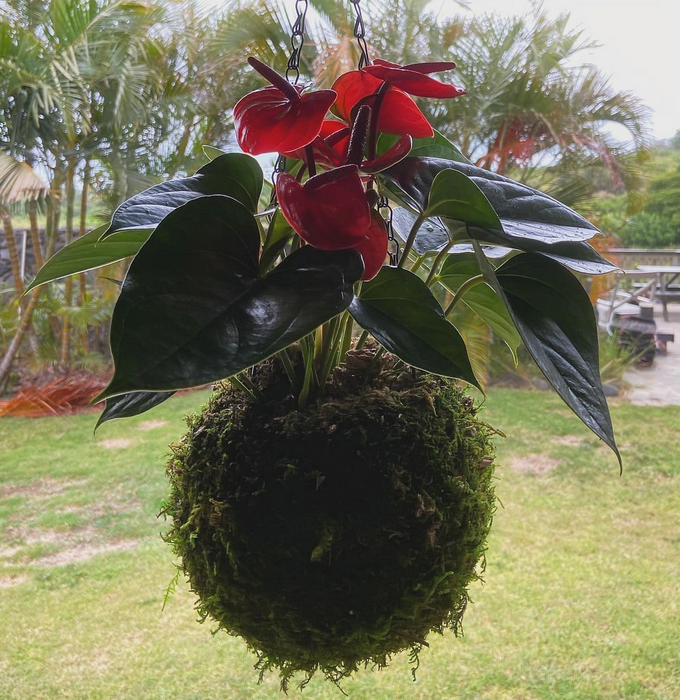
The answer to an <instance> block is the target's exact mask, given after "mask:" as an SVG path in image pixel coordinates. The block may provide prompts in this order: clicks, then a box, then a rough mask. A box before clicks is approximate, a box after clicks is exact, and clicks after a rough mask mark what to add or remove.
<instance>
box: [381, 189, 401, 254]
mask: <svg viewBox="0 0 680 700" xmlns="http://www.w3.org/2000/svg"><path fill="white" fill-rule="evenodd" d="M378 211H379V212H380V216H382V218H383V220H384V221H385V226H386V228H387V240H388V245H389V247H388V249H387V254H388V255H389V256H390V265H392V266H394V265H396V264H397V263H398V262H399V256H400V255H401V248H400V247H399V241H398V240H397V237H396V236H395V235H394V226H393V225H392V207H391V206H390V201H389V199H387V197H381V198H380V200H379V201H378Z"/></svg>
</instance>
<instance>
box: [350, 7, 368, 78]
mask: <svg viewBox="0 0 680 700" xmlns="http://www.w3.org/2000/svg"><path fill="white" fill-rule="evenodd" d="M350 2H351V3H352V5H354V10H355V11H356V13H357V19H356V22H355V23H354V37H355V38H356V40H357V44H359V49H360V50H361V56H360V57H359V69H361V68H363V67H364V66H370V65H371V59H370V58H369V55H368V44H367V43H366V26H365V25H364V16H363V14H362V13H361V5H360V4H359V3H360V2H361V0H350Z"/></svg>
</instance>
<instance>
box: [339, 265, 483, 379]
mask: <svg viewBox="0 0 680 700" xmlns="http://www.w3.org/2000/svg"><path fill="white" fill-rule="evenodd" d="M349 310H350V313H351V314H352V316H353V318H354V320H355V321H356V322H357V323H358V324H359V325H360V326H361V327H362V328H364V329H365V330H367V331H368V332H369V333H370V334H371V335H373V336H374V337H375V338H376V339H377V340H378V341H379V342H380V343H382V345H384V346H385V348H387V349H388V350H389V351H390V352H392V353H394V354H395V355H397V357H399V358H400V359H402V360H403V361H404V362H407V363H408V364H410V365H413V366H414V367H418V368H420V369H423V370H425V371H427V372H432V373H434V374H441V375H444V376H446V377H456V378H460V379H464V380H465V381H466V382H469V383H470V384H473V385H474V386H477V387H478V386H479V384H478V383H477V380H476V378H475V375H474V373H473V371H472V367H471V365H470V359H469V358H468V354H467V349H466V348H465V342H464V341H463V338H462V337H461V335H460V333H459V332H458V331H457V330H456V328H455V327H454V326H453V325H451V324H450V323H449V322H448V321H447V320H446V319H445V318H444V312H443V311H442V309H441V306H439V302H438V301H437V300H436V299H435V297H434V296H433V295H432V292H431V291H430V290H429V289H428V287H427V285H426V284H425V283H424V282H423V281H422V280H421V279H420V278H419V277H416V275H414V274H413V273H411V272H409V271H408V270H404V269H400V268H395V267H383V268H382V270H381V271H380V273H379V274H378V276H377V277H375V278H374V279H373V280H371V281H370V282H367V283H366V284H364V286H363V287H362V289H361V296H360V297H357V298H355V299H354V301H353V302H352V304H351V305H350V307H349Z"/></svg>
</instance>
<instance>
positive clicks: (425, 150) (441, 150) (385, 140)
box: [377, 129, 470, 163]
mask: <svg viewBox="0 0 680 700" xmlns="http://www.w3.org/2000/svg"><path fill="white" fill-rule="evenodd" d="M399 138H400V137H399V136H395V135H394V134H381V135H380V138H379V139H378V148H377V151H378V155H382V154H383V153H385V151H387V150H389V149H390V148H391V147H392V146H393V145H394V144H395V143H396V142H397V141H398V140H399ZM409 155H410V156H418V157H424V156H429V157H431V158H448V159H449V160H455V161H458V162H459V163H469V162H470V161H469V160H468V159H467V158H466V157H465V156H464V155H463V154H462V153H461V152H460V151H459V150H458V149H457V148H456V147H455V146H454V145H453V144H452V143H451V141H449V140H448V139H447V138H446V136H444V135H443V134H440V133H439V132H438V131H437V130H436V129H435V131H434V136H433V137H432V138H431V139H413V146H412V147H411V152H410V154H409Z"/></svg>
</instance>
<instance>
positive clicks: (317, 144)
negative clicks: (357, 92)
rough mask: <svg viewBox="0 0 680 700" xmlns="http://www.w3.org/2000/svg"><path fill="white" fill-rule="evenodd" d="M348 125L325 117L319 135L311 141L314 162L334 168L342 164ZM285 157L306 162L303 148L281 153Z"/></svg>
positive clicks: (348, 131) (347, 137)
mask: <svg viewBox="0 0 680 700" xmlns="http://www.w3.org/2000/svg"><path fill="white" fill-rule="evenodd" d="M349 133H350V130H349V127H348V126H346V125H345V124H343V123H342V122H339V121H336V120H335V119H325V120H324V122H323V124H322V125H321V131H320V132H319V135H318V136H317V137H316V138H315V139H314V141H312V144H311V145H312V146H313V147H314V159H315V162H316V163H318V164H321V165H325V166H327V167H331V168H335V167H337V166H338V165H343V164H344V162H345V156H346V155H347V146H348V144H349ZM281 155H283V156H285V157H286V158H295V159H296V160H302V161H304V162H305V163H306V162H307V152H306V149H304V148H298V149H297V150H296V151H288V152H284V153H281Z"/></svg>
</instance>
